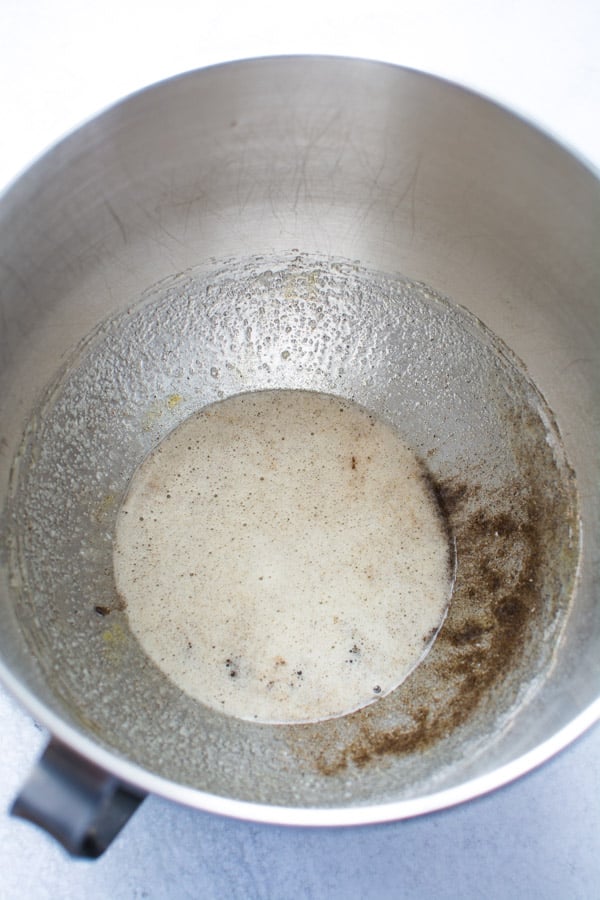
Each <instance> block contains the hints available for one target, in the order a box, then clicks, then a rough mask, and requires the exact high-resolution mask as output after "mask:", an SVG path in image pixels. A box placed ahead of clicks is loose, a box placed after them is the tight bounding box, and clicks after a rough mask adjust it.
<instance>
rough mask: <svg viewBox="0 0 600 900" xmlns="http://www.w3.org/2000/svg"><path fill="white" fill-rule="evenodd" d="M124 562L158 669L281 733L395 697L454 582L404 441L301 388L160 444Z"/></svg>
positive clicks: (214, 410) (121, 548)
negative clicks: (282, 727)
mask: <svg viewBox="0 0 600 900" xmlns="http://www.w3.org/2000/svg"><path fill="white" fill-rule="evenodd" d="M114 566H115V577H116V583H117V588H118V590H119V592H120V593H121V595H122V597H123V598H124V600H125V602H126V609H127V616H128V619H129V624H130V627H131V629H132V631H133V633H134V634H135V635H136V637H137V639H138V640H139V642H140V644H141V646H142V647H143V649H144V650H145V652H146V653H147V654H148V656H149V657H150V658H151V659H152V660H153V661H154V662H155V664H156V665H158V666H159V667H160V669H161V670H162V671H163V672H164V674H165V675H167V676H168V677H169V678H170V679H171V680H172V681H173V682H174V683H175V684H176V685H178V686H179V687H180V688H181V689H182V690H183V691H185V692H187V693H188V694H190V695H192V696H193V697H195V698H196V699H198V700H199V701H201V702H202V703H204V704H207V705H208V706H210V707H212V708H214V709H217V710H220V711H222V712H224V713H228V714H230V715H232V716H237V717H239V718H242V719H250V720H253V721H260V722H273V723H276V722H288V723H289V722H308V721H316V720H320V719H325V718H330V717H334V716H340V715H343V714H346V713H349V712H351V711H353V710H356V709H358V708H360V707H362V706H365V705H367V704H368V703H371V702H373V701H374V700H376V699H377V698H379V697H382V696H384V695H385V694H386V693H388V692H389V691H391V690H393V689H394V688H395V687H396V686H397V685H398V684H400V683H401V682H402V681H403V680H404V679H405V678H406V676H407V675H408V674H409V673H410V671H411V670H412V669H413V668H414V667H415V665H417V664H418V662H419V661H420V659H421V658H422V657H423V655H424V654H425V653H426V652H427V649H428V647H429V645H430V643H431V640H432V636H433V635H434V634H435V633H436V631H437V630H438V629H439V627H440V625H441V623H442V621H443V619H444V616H445V613H446V609H447V605H448V602H449V597H450V592H451V580H452V565H451V553H450V549H449V544H448V536H447V532H446V528H445V523H444V521H443V518H442V515H441V512H440V510H439V508H438V506H437V502H436V500H435V497H434V495H433V491H432V490H431V488H430V487H429V484H428V481H427V478H426V477H425V473H424V470H423V467H422V465H421V463H420V462H419V461H418V460H417V458H416V457H415V455H414V454H413V453H412V451H411V450H410V449H408V448H407V447H406V446H405V445H404V444H403V443H402V441H401V440H400V439H399V437H398V435H397V433H396V431H395V430H394V429H393V428H392V427H391V426H390V425H388V424H386V423H385V422H383V421H382V420H380V419H379V418H377V417H375V416H374V415H372V414H371V413H370V412H369V411H368V410H366V409H364V408H363V407H361V406H358V405H357V404H355V403H352V402H349V401H347V400H342V399H340V398H338V397H334V396H331V395H328V394H321V393H315V392H310V391H296V390H274V391H260V392H255V393H247V394H238V395H236V396H234V397H231V398H229V399H226V400H223V401H221V402H219V403H216V404H214V405H211V406H209V407H206V408H205V409H203V410H201V411H200V412H199V413H197V414H195V415H193V416H192V417H190V418H189V419H187V420H186V421H184V422H183V424H181V425H180V426H179V427H178V428H176V429H175V430H174V431H173V432H172V433H171V434H170V435H168V436H167V437H166V438H165V440H164V441H163V442H162V443H161V444H160V445H159V446H158V447H157V448H156V449H155V450H154V451H153V452H152V453H151V454H150V455H149V456H148V457H147V458H146V459H145V460H144V462H143V463H142V465H141V466H140V467H139V469H138V470H137V472H136V473H135V475H134V477H133V479H132V482H131V484H130V487H129V491H128V494H127V496H126V498H125V501H124V503H123V506H122V507H121V510H120V512H119V516H118V521H117V528H116V536H115V549H114Z"/></svg>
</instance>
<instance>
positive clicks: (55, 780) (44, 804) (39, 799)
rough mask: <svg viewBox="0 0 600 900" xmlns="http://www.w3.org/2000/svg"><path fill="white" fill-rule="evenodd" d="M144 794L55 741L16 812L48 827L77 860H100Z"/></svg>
mask: <svg viewBox="0 0 600 900" xmlns="http://www.w3.org/2000/svg"><path fill="white" fill-rule="evenodd" d="M145 796H146V795H145V794H144V793H142V792H140V791H137V790H135V789H134V788H131V787H128V786H126V785H124V784H122V783H121V782H120V781H118V780H117V779H116V778H115V777H114V776H113V775H110V774H109V773H108V772H106V771H105V770H104V769H101V768H100V767H99V766H96V765H95V764H94V763H91V762H89V761H88V760H87V759H85V758H84V757H83V756H80V755H79V754H78V753H75V752H74V751H73V750H71V749H70V748H69V747H66V746H65V745H64V744H62V743H60V742H59V741H57V740H55V739H52V740H51V741H50V743H49V744H48V746H47V747H46V749H45V751H44V753H43V754H42V756H41V758H40V759H39V760H38V762H37V765H36V767H35V768H34V770H33V772H32V773H31V775H30V776H29V778H28V780H27V781H26V782H25V785H24V786H23V789H22V790H21V793H20V794H19V796H18V797H17V799H16V800H15V802H14V804H13V806H12V809H11V814H12V815H14V816H20V817H21V818H23V819H28V820H29V821H30V822H34V823H35V824H36V825H39V826H41V827H42V828H44V829H45V830H46V831H47V832H49V833H50V834H51V835H52V836H53V837H55V838H56V840H58V841H60V843H61V844H62V845H63V847H64V848H65V849H66V850H67V851H68V852H69V853H70V854H72V855H73V856H80V857H84V858H87V859H96V858H97V857H98V856H100V854H101V853H103V852H104V851H105V850H106V848H107V847H108V845H109V844H110V843H111V841H112V840H113V838H115V837H116V836H117V834H118V833H119V831H120V830H121V828H122V827H123V826H124V825H125V824H126V822H127V821H128V820H129V818H130V817H131V816H132V815H133V813H134V812H135V811H136V809H137V808H138V806H139V805H140V803H141V802H142V800H143V799H144V797H145Z"/></svg>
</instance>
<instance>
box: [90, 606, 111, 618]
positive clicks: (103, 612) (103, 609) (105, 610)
mask: <svg viewBox="0 0 600 900" xmlns="http://www.w3.org/2000/svg"><path fill="white" fill-rule="evenodd" d="M94 612H96V613H97V614H98V615H99V616H107V615H108V614H109V613H111V612H112V609H111V608H110V606H95V607H94Z"/></svg>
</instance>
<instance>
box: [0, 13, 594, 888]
mask: <svg viewBox="0 0 600 900" xmlns="http://www.w3.org/2000/svg"><path fill="white" fill-rule="evenodd" d="M599 35H600V4H598V3H597V2H596V0H571V2H566V0H519V2H516V0H479V2H477V0H453V2H449V0H369V2H363V3H360V4H359V3H356V2H353V0H346V2H334V0H303V3H302V4H292V3H285V2H282V0H278V2H275V0H255V2H246V3H243V2H241V0H214V2H212V3H210V2H207V0H205V2H195V3H192V2H184V0H170V2H164V0H145V2H140V0H130V2H126V0H105V2H103V3H82V2H80V0H77V2H75V0H47V2H36V0H2V2H1V3H0V111H1V116H2V132H1V139H0V187H3V186H4V185H6V184H7V183H8V182H9V181H10V180H12V178H14V177H15V176H16V175H17V174H18V173H19V172H20V171H22V170H23V169H24V168H26V167H27V166H28V165H29V164H30V163H31V161H32V160H33V159H34V158H35V157H36V156H38V155H39V154H40V153H41V152H43V151H44V150H45V149H46V148H47V147H48V146H49V145H51V144H52V143H53V142H54V141H56V140H57V139H58V138H59V137H61V136H62V135H63V134H64V133H65V132H67V131H69V130H71V129H72V128H74V127H75V126H76V125H78V124H80V123H81V122H82V121H84V120H86V119H88V118H90V117H91V116H93V115H95V114H96V113H97V112H98V111H100V110H101V109H102V108H103V107H105V106H107V105H109V104H111V103H112V102H114V101H115V100H117V99H119V98H121V97H122V96H123V95H125V94H127V93H129V92H131V91H133V90H136V89H138V88H140V87H143V86H145V85H146V84H149V83H151V82H153V81H156V80H159V79H161V78H164V77H167V76H169V75H173V74H176V73H178V72H181V71H184V70H186V69H192V68H197V67H199V66H203V65H207V64H210V63H214V62H222V61H225V60H228V59H236V58H241V57H248V56H262V55H270V54H285V53H327V54H341V55H349V56H362V57H370V58H373V59H381V60H386V61H389V62H396V63H400V64H403V65H409V66H413V67H416V68H420V69H424V70H427V71H430V72H433V73H435V74H438V75H442V76H444V77H447V78H450V79H453V80H455V81H458V82H460V83H462V84H465V85H467V86H469V87H472V88H474V89H476V90H478V91H480V92H482V93H485V94H487V95H489V96H491V97H493V98H494V99H496V100H499V101H501V102H503V103H505V104H506V105H508V106H510V107H512V108H513V109H515V110H517V111H518V112H520V113H523V114H524V115H526V116H528V117H529V118H532V119H534V120H535V121H536V122H537V123H538V124H539V125H541V126H542V127H544V128H545V129H547V130H549V131H551V132H553V133H554V134H555V135H556V136H557V137H558V138H559V139H560V140H562V141H563V142H565V143H567V144H569V145H570V146H571V147H572V148H573V149H574V150H576V151H577V152H579V153H581V154H583V155H584V156H586V157H587V158H588V159H589V160H591V161H592V162H593V163H595V164H596V166H600V53H599V52H598V49H599V46H600V42H599ZM0 734H1V738H2V746H1V748H0V898H1V900H12V898H15V900H17V898H18V900H22V898H25V900H29V898H32V900H38V898H40V900H41V898H48V900H55V898H60V900H71V898H73V900H75V898H77V900H79V898H86V900H97V898H111V900H113V898H114V900H121V898H123V900H129V898H152V900H154V898H157V900H158V898H160V900H162V898H170V897H176V898H185V897H194V898H196V897H198V898H200V897H201V898H206V900H210V898H221V897H229V898H237V897H239V898H277V900H279V898H346V900H348V898H361V900H362V898H374V900H375V898H377V900H385V898H436V900H437V898H461V900H469V898H482V900H483V898H485V900H496V898H498V900H500V898H502V900H503V898H507V900H515V898H516V900H519V898H527V900H536V898H540V900H541V898H543V900H564V898H569V900H588V898H596V897H599V896H600V729H599V728H598V727H596V728H595V729H593V730H592V731H591V732H590V733H589V734H588V735H587V736H586V737H584V738H583V739H581V740H580V741H578V742H577V744H575V745H574V746H573V747H571V748H570V749H569V750H567V751H566V752H564V753H563V754H561V755H560V756H559V757H558V758H557V759H555V760H553V761H552V762H550V763H549V764H547V765H546V766H544V767H543V768H542V769H540V770H538V771H536V772H535V773H533V774H532V775H530V776H528V777H527V778H525V779H522V780H520V781H519V782H517V783H516V784H513V785H510V786H509V787H507V788H504V789H503V790H501V791H499V792H496V793H495V794H493V795H491V796H488V797H485V798H483V799H480V800H478V801H475V802H472V803H470V804H467V805H465V806H462V807H459V808H455V809H452V810H449V811H446V812H443V813H439V814H435V815H431V816H428V817H425V818H422V819H417V820H413V821H410V822H404V823H397V824H394V825H385V826H376V827H368V828H359V829H353V830H348V831H343V830H329V831H316V830H310V829H302V830H297V829H284V828H276V827H270V826H260V825H252V824H247V823H243V822H234V821H228V820H225V819H220V818H217V817H215V816H211V815H207V814H203V813H199V812H195V811H192V810H188V809H184V808H182V807H177V806H175V805H173V804H170V803H168V802H166V801H163V800H160V799H158V798H150V799H148V800H147V801H146V802H145V803H144V805H143V806H142V808H141V809H140V810H139V811H138V813H137V814H136V816H135V817H134V819H132V821H131V822H130V823H129V825H128V826H127V828H126V830H125V831H124V832H123V833H122V835H121V836H120V837H119V838H118V840H117V841H116V843H115V844H114V846H113V847H112V848H111V849H110V850H109V852H108V853H107V854H106V855H105V856H104V857H103V858H102V859H101V860H99V861H98V862H96V863H93V864H89V863H81V862H77V863H75V862H72V861H70V860H68V859H67V858H66V856H65V855H64V853H63V852H62V850H61V849H60V848H58V847H57V846H54V844H53V843H52V842H51V841H50V840H49V839H48V838H46V837H45V835H43V834H42V833H41V832H38V831H37V830H36V829H34V828H33V827H32V826H29V825H27V824H25V823H22V822H20V821H17V820H13V819H10V818H9V817H8V816H7V814H6V809H7V808H8V806H9V804H10V802H11V799H12V798H13V796H14V794H15V793H16V791H17V790H18V787H19V784H20V783H21V782H22V780H23V778H24V777H25V775H26V773H27V772H28V770H29V767H30V765H31V764H32V762H33V761H34V759H35V758H36V756H37V754H38V752H39V751H40V750H41V748H42V746H43V745H44V742H45V736H44V735H43V734H42V733H41V732H40V731H39V730H38V729H37V728H36V726H35V725H34V723H33V722H32V721H31V719H30V718H29V716H27V715H26V714H25V713H23V712H22V711H21V710H20V709H19V708H18V707H17V706H16V705H15V704H14V703H13V702H12V700H11V699H10V698H9V697H7V696H6V695H5V694H4V693H3V692H2V691H0Z"/></svg>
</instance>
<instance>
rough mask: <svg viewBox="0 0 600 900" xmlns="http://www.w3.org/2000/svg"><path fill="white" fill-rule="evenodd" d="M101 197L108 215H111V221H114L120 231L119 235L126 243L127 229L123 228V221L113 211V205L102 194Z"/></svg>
mask: <svg viewBox="0 0 600 900" xmlns="http://www.w3.org/2000/svg"><path fill="white" fill-rule="evenodd" d="M102 199H103V201H104V205H105V206H106V208H107V210H108V212H109V213H110V215H111V218H112V219H113V221H114V222H115V223H116V225H117V227H118V229H119V231H120V232H121V237H122V238H123V243H124V244H126V243H127V242H128V238H127V231H126V229H125V226H124V225H123V222H122V221H121V219H120V217H119V216H118V215H117V213H116V212H115V210H114V208H113V206H112V205H111V203H110V201H109V200H108V199H107V198H106V197H104V196H103V197H102Z"/></svg>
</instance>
